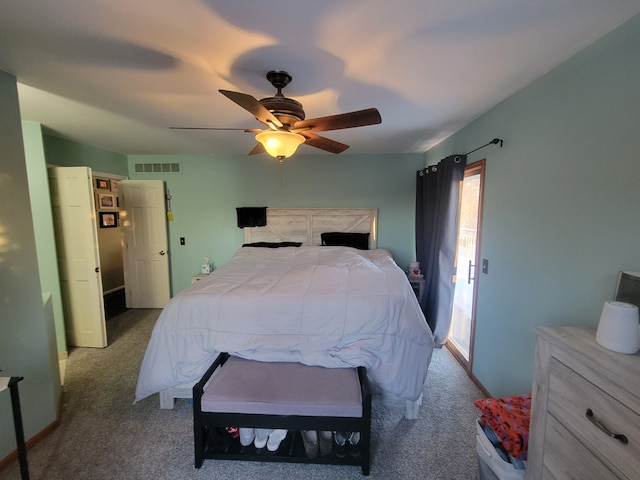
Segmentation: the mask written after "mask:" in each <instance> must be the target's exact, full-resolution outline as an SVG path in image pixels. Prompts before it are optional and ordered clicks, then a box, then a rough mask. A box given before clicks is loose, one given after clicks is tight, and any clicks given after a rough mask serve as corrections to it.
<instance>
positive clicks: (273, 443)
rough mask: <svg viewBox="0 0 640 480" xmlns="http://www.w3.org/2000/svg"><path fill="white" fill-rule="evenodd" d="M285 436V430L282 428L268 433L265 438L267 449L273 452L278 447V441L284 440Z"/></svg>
mask: <svg viewBox="0 0 640 480" xmlns="http://www.w3.org/2000/svg"><path fill="white" fill-rule="evenodd" d="M286 436H287V431H286V430H282V429H277V430H274V431H273V432H271V434H269V439H268V440H267V450H269V451H270V452H275V451H276V450H278V448H279V447H280V442H282V440H284V438H285V437H286Z"/></svg>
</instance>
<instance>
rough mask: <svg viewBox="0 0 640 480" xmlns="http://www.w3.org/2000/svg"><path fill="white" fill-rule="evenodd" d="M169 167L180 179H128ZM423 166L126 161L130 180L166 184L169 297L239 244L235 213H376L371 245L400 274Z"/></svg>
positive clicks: (295, 160) (335, 160) (369, 158)
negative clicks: (153, 166) (177, 167)
mask: <svg viewBox="0 0 640 480" xmlns="http://www.w3.org/2000/svg"><path fill="white" fill-rule="evenodd" d="M171 162H179V163H180V164H181V170H182V172H181V173H166V174H136V173H134V172H135V167H134V165H135V164H136V163H171ZM423 162H424V160H423V157H422V155H417V154H405V155H402V154H399V155H348V154H340V155H335V156H334V155H296V156H294V157H292V158H291V159H289V160H285V162H284V164H283V165H282V166H280V165H279V164H278V161H277V160H276V159H273V158H271V157H268V156H266V155H256V156H246V155H242V156H194V155H185V156H175V155H166V156H161V155H159V156H154V155H130V156H129V178H131V179H162V180H165V182H166V186H167V188H168V190H169V191H170V193H171V196H172V201H171V207H172V211H173V214H174V218H175V220H174V221H173V222H169V236H170V246H169V248H170V253H171V268H172V274H171V276H172V291H173V293H174V294H175V293H177V292H179V291H180V290H182V289H184V288H185V287H186V286H188V285H189V284H190V283H191V276H192V275H194V274H195V273H198V272H199V271H200V265H201V264H202V259H203V258H204V257H205V256H206V257H210V258H212V259H213V261H214V264H215V265H216V267H219V266H221V265H223V264H224V263H226V262H227V261H228V260H229V259H230V258H231V255H232V254H233V252H235V251H236V250H237V249H238V248H239V247H240V246H241V245H242V238H243V237H242V230H241V229H239V228H238V227H237V225H236V207H247V206H267V207H272V208H275V207H300V208H301V207H318V208H320V207H375V208H378V246H379V247H381V248H387V249H389V250H390V251H391V253H392V254H393V255H394V257H395V259H396V261H397V262H398V264H399V265H400V266H401V267H402V268H406V266H407V265H408V263H409V262H411V261H413V260H414V258H415V238H414V233H413V232H414V229H413V225H414V221H415V219H414V206H415V174H416V171H417V170H419V169H420V168H421V167H422V165H423ZM180 237H185V239H186V245H184V246H181V245H179V238H180Z"/></svg>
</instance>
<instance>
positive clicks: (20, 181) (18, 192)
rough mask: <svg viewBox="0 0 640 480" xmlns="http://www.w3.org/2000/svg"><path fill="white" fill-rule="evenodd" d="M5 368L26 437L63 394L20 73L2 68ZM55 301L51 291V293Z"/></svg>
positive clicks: (4, 402) (7, 429) (6, 409)
mask: <svg viewBox="0 0 640 480" xmlns="http://www.w3.org/2000/svg"><path fill="white" fill-rule="evenodd" d="M0 106H1V108H0V152H1V153H0V202H1V203H2V205H3V206H4V208H3V209H2V210H0V309H1V312H2V313H1V314H0V369H2V373H1V375H2V376H20V377H24V381H23V382H20V384H19V390H20V399H21V405H22V416H23V424H24V432H25V437H26V438H27V439H28V438H30V437H32V436H33V435H35V434H36V433H38V432H40V431H42V430H43V429H45V428H46V427H47V426H49V425H50V424H52V423H53V422H54V421H55V419H56V416H57V411H58V406H59V404H60V398H61V393H62V391H61V388H60V375H59V370H58V362H57V352H56V338H55V332H54V326H53V322H54V320H53V312H52V308H51V303H48V308H45V304H44V301H43V300H44V296H43V292H42V289H41V283H40V276H39V271H38V259H37V251H36V241H35V233H34V227H33V223H32V221H31V218H32V212H31V200H30V197H29V182H28V177H27V168H26V162H25V153H24V145H23V141H22V128H21V120H20V110H19V105H18V92H17V86H16V79H15V77H14V76H12V75H10V74H8V73H5V72H1V71H0ZM47 297H48V299H49V301H50V298H51V297H50V296H47ZM0 432H2V434H1V435H0V459H2V458H4V457H6V456H7V455H9V453H11V452H12V451H14V450H15V448H16V445H15V436H14V435H13V418H12V415H11V402H10V399H9V395H8V392H2V394H0Z"/></svg>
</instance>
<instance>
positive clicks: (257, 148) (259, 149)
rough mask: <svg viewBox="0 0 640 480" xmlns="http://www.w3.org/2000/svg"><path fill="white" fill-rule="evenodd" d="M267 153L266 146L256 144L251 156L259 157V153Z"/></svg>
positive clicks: (250, 153)
mask: <svg viewBox="0 0 640 480" xmlns="http://www.w3.org/2000/svg"><path fill="white" fill-rule="evenodd" d="M266 152H267V151H266V150H265V149H264V145H262V144H261V143H260V142H258V143H256V146H255V147H253V148H252V149H251V151H250V152H249V155H258V154H259V153H266Z"/></svg>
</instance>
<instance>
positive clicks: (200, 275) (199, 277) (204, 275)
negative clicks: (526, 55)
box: [191, 273, 209, 284]
mask: <svg viewBox="0 0 640 480" xmlns="http://www.w3.org/2000/svg"><path fill="white" fill-rule="evenodd" d="M208 276H209V274H208V273H196V274H195V275H194V276H193V277H191V283H192V284H193V283H196V282H197V281H198V280H202V279H203V278H207V277H208Z"/></svg>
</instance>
